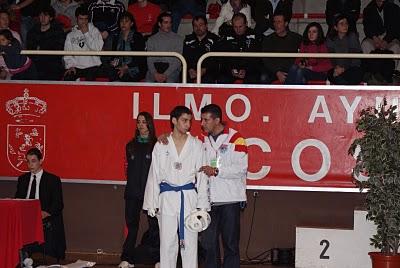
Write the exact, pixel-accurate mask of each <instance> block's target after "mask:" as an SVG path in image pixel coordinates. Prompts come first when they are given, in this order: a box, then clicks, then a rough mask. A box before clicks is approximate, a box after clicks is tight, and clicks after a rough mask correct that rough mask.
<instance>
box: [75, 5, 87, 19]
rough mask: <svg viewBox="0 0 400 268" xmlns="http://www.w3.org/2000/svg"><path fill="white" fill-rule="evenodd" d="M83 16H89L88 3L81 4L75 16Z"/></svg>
mask: <svg viewBox="0 0 400 268" xmlns="http://www.w3.org/2000/svg"><path fill="white" fill-rule="evenodd" d="M79 15H81V16H89V10H88V7H87V5H81V6H79V7H78V8H77V9H76V10H75V17H78V16H79Z"/></svg>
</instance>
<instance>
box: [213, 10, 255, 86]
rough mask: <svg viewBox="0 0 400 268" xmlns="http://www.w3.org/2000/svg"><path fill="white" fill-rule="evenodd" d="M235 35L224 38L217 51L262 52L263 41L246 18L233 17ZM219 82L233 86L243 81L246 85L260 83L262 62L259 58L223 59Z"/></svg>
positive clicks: (238, 15)
mask: <svg viewBox="0 0 400 268" xmlns="http://www.w3.org/2000/svg"><path fill="white" fill-rule="evenodd" d="M232 25H233V31H234V32H233V34H230V35H227V36H226V37H223V38H222V39H221V40H220V42H219V43H218V44H217V48H216V50H217V51H225V52H260V51H261V40H260V39H259V38H257V37H256V35H255V34H254V31H253V30H252V29H250V28H248V27H247V21H246V16H245V15H244V14H242V13H237V14H235V15H233V17H232ZM220 62H221V63H220V71H219V74H218V78H217V82H218V83H220V84H229V83H230V84H232V83H233V82H235V81H236V80H242V81H243V82H244V83H245V84H256V83H259V82H260V69H261V66H260V65H261V64H260V63H261V62H260V61H259V59H257V58H221V59H220Z"/></svg>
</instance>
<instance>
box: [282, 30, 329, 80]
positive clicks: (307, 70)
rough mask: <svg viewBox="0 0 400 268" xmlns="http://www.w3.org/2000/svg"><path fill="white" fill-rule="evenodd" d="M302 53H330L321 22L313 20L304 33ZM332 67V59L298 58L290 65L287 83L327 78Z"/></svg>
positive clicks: (301, 46)
mask: <svg viewBox="0 0 400 268" xmlns="http://www.w3.org/2000/svg"><path fill="white" fill-rule="evenodd" d="M299 52H300V53H328V48H327V47H326V44H325V36H324V31H323V30H322V26H321V24H319V23H318V22H311V23H310V24H308V25H307V27H306V29H305V30H304V33H303V41H302V42H301V45H300V51H299ZM330 69H332V63H331V61H330V59H322V58H297V59H296V60H295V63H294V64H293V65H292V67H290V69H289V73H288V75H287V77H286V81H285V84H289V85H304V84H306V83H307V82H308V81H310V80H326V78H327V73H328V71H329V70H330Z"/></svg>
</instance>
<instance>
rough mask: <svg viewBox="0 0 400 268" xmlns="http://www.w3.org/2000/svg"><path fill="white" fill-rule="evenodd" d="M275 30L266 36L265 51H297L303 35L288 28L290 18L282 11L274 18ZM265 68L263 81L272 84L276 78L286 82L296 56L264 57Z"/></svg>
mask: <svg viewBox="0 0 400 268" xmlns="http://www.w3.org/2000/svg"><path fill="white" fill-rule="evenodd" d="M273 21H274V29H275V32H274V33H272V34H270V35H268V36H267V37H265V38H264V40H263V42H262V51H263V52H274V53H278V52H289V53H290V52H291V53H296V52H298V50H299V47H300V43H301V39H302V37H301V35H299V34H297V33H294V32H292V31H289V30H288V29H287V26H288V23H289V22H288V20H287V18H286V17H285V15H284V14H282V13H276V14H275V15H274V18H273ZM263 63H264V70H263V74H262V80H261V82H262V83H263V84H270V83H271V82H272V81H274V80H279V82H280V83H284V82H285V80H286V76H287V73H288V71H289V68H290V66H292V64H293V63H294V58H264V59H263Z"/></svg>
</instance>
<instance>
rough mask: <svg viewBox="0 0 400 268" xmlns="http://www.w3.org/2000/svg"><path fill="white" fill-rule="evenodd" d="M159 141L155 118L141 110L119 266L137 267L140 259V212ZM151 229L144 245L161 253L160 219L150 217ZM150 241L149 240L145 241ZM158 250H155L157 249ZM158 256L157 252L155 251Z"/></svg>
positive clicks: (131, 152) (129, 157) (129, 150)
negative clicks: (152, 159)
mask: <svg viewBox="0 0 400 268" xmlns="http://www.w3.org/2000/svg"><path fill="white" fill-rule="evenodd" d="M156 142H157V138H156V134H155V128H154V123H153V117H152V116H151V115H150V114H149V113H148V112H141V113H139V115H138V117H137V119H136V130H135V136H134V137H133V139H132V140H131V141H129V142H128V144H127V145H126V162H127V167H126V176H127V182H126V187H125V194H124V198H125V221H126V225H127V227H128V235H127V237H126V240H125V243H124V246H123V251H122V254H121V264H120V265H119V267H122V268H125V267H133V266H132V265H134V264H135V262H137V261H138V257H140V256H138V255H139V254H138V253H137V252H136V251H137V250H136V249H135V245H136V238H137V234H138V230H139V220H140V212H141V211H142V206H143V198H144V191H145V188H146V183H147V175H148V174H149V169H150V165H151V156H152V155H151V154H152V151H153V147H154V144H155V143H156ZM147 219H148V225H149V230H148V231H147V232H146V233H145V234H144V235H143V239H142V244H147V246H148V247H149V248H151V249H156V250H155V251H156V252H159V232H158V223H157V219H156V218H151V217H149V216H148V217H147ZM144 240H146V241H144ZM153 251H154V250H153ZM155 255H157V254H155ZM153 258H154V260H153V262H154V263H155V262H157V261H158V256H153Z"/></svg>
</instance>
